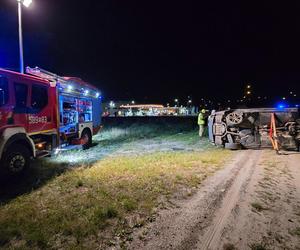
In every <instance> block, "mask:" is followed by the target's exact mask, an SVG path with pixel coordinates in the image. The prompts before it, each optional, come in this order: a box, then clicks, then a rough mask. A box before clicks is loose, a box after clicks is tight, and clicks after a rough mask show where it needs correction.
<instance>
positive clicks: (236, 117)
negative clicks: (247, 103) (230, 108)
mask: <svg viewBox="0 0 300 250" xmlns="http://www.w3.org/2000/svg"><path fill="white" fill-rule="evenodd" d="M225 119H226V123H227V125H228V126H233V125H238V124H240V123H242V121H243V113H241V112H232V113H229V114H228V115H227V116H226V118H225Z"/></svg>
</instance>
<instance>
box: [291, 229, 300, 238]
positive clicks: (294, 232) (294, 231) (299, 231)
mask: <svg viewBox="0 0 300 250" xmlns="http://www.w3.org/2000/svg"><path fill="white" fill-rule="evenodd" d="M291 234H292V235H296V236H298V237H300V227H297V228H296V229H294V230H292V232H291Z"/></svg>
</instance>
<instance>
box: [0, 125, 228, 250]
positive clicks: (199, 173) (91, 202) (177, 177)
mask: <svg viewBox="0 0 300 250" xmlns="http://www.w3.org/2000/svg"><path fill="white" fill-rule="evenodd" d="M136 129H137V128H136V127H134V129H133V130H131V131H132V132H130V133H129V132H128V131H127V132H126V135H124V134H123V132H120V131H118V130H114V129H113V128H112V129H111V131H110V132H109V131H104V133H103V134H102V135H101V136H100V135H99V136H97V137H96V140H98V143H99V144H98V145H101V148H100V147H99V146H98V145H97V146H95V147H94V148H92V149H90V150H91V151H93V150H94V151H95V152H94V151H93V152H94V153H93V157H95V159H93V161H90V162H88V163H86V164H85V163H84V161H79V162H76V161H75V163H74V164H69V163H68V161H58V160H57V159H45V160H43V161H39V162H37V163H36V164H37V165H38V166H35V167H34V168H33V169H32V170H31V172H30V174H28V175H27V176H24V177H26V178H25V179H24V177H23V179H22V180H20V183H18V182H15V183H14V185H15V186H18V187H17V188H16V190H18V191H15V190H12V188H13V187H14V185H13V184H12V185H8V186H6V189H1V195H2V197H1V198H2V204H1V206H0V248H2V249H8V248H10V249H29V248H33V249H47V248H53V249H96V248H100V249H103V248H105V247H107V246H108V245H114V244H116V243H115V241H114V237H117V238H118V239H121V240H123V239H126V240H130V237H131V236H130V233H131V231H132V227H139V226H141V225H144V224H145V223H146V222H147V221H151V220H153V218H154V217H155V216H154V214H155V210H156V208H157V207H160V206H163V204H164V206H165V205H166V203H167V200H169V199H170V198H172V197H173V195H174V194H176V193H177V192H179V191H180V190H181V189H182V188H184V189H185V190H186V189H189V188H193V187H197V186H198V185H199V184H200V183H201V182H202V181H203V180H204V179H205V178H206V177H207V176H209V175H211V174H212V173H214V172H215V171H217V170H218V169H220V168H221V167H222V166H223V163H224V162H225V161H226V160H227V159H228V158H229V157H230V156H231V155H232V154H233V153H232V152H230V151H225V150H218V149H212V148H210V149H209V150H204V151H185V150H184V151H174V150H172V148H170V150H169V151H168V150H167V151H164V152H161V151H160V150H159V149H160V148H159V145H161V144H159V143H158V150H156V151H154V152H152V153H147V151H145V152H144V151H142V154H139V155H136V154H124V155H122V154H117V153H113V152H110V153H108V154H106V155H104V156H103V155H101V154H99V152H102V151H101V150H102V146H104V145H111V146H112V147H113V148H114V150H119V149H120V148H121V147H124V148H126V147H127V144H128V143H131V142H133V143H135V142H136V141H140V137H139V136H141V135H139V133H142V132H141V130H140V131H139V132H138V133H136ZM154 130H155V129H154ZM151 131H152V132H151ZM110 133H111V134H110ZM128 133H129V134H130V136H133V137H134V138H135V139H134V138H132V137H130V136H129V135H128ZM131 133H133V134H131ZM143 133H144V137H147V138H153V137H151V136H154V135H155V136H154V138H163V140H164V141H171V140H173V141H175V142H178V143H180V145H188V144H189V143H191V142H193V140H194V141H195V142H196V141H198V138H197V133H194V132H193V131H183V132H180V133H178V134H175V136H172V134H170V133H169V132H166V133H162V132H161V133H160V134H158V133H157V131H156V132H153V130H151V129H149V130H148V129H145V131H144V132H143ZM128 136H129V137H130V138H127V137H128ZM135 136H136V137H135ZM109 138H110V139H112V140H113V143H115V144H117V145H115V144H113V143H112V142H109ZM103 140H104V144H101V142H102V141H103ZM106 143H107V144H106ZM110 143H112V144H110ZM138 145H140V144H138ZM172 145H173V144H172ZM199 145H200V146H201V145H202V144H198V146H199ZM97 147H98V148H97ZM95 148H96V149H95ZM103 150H105V149H103ZM136 150H139V149H138V148H136ZM116 152H117V151H116ZM78 153H79V152H77V151H75V152H70V153H67V157H66V158H72V157H73V158H75V157H76V156H77V154H78ZM80 154H81V155H82V156H83V157H86V158H88V157H89V150H88V151H82V152H80ZM97 156H98V160H97V159H96V158H97ZM102 156H103V157H102ZM70 166H72V167H70ZM5 190H6V191H7V192H8V193H6V194H5V192H4V191H5ZM5 195H6V196H5ZM3 197H6V198H3Z"/></svg>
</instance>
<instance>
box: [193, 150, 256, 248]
mask: <svg viewBox="0 0 300 250" xmlns="http://www.w3.org/2000/svg"><path fill="white" fill-rule="evenodd" d="M250 154H251V157H248V160H247V161H246V162H245V163H244V164H245V165H244V166H243V167H242V171H239V173H238V175H237V176H236V178H235V180H234V181H233V183H232V185H231V187H230V189H229V190H228V191H227V193H226V195H225V197H224V198H223V201H222V205H221V208H220V209H219V210H218V211H217V212H216V214H215V218H214V220H213V222H212V225H211V226H210V227H209V229H208V230H207V231H206V233H205V235H204V237H203V238H201V239H200V240H199V244H197V247H196V248H197V249H203V250H205V249H217V248H218V247H219V246H220V240H221V236H222V232H223V229H224V227H225V226H226V224H227V221H228V218H229V217H230V215H231V213H232V210H233V209H234V208H235V207H236V205H237V203H238V201H239V200H240V194H241V191H242V189H245V188H246V186H247V184H248V182H249V181H250V179H251V176H252V174H253V172H254V170H255V168H256V166H257V163H258V161H259V159H260V156H261V151H253V152H251V153H250Z"/></svg>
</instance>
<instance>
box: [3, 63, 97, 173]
mask: <svg viewBox="0 0 300 250" xmlns="http://www.w3.org/2000/svg"><path fill="white" fill-rule="evenodd" d="M26 72H27V74H20V73H16V72H13V71H8V70H4V69H0V174H8V175H14V174H19V173H21V172H23V171H24V170H25V169H26V168H28V167H29V165H30V159H31V158H39V157H44V156H51V155H52V154H54V153H55V152H58V151H60V150H62V149H67V148H74V147H83V149H86V148H88V147H89V146H90V145H91V144H92V136H93V135H94V134H96V133H97V132H98V131H99V130H100V128H101V95H100V92H99V90H98V89H97V88H95V87H94V86H92V85H90V84H88V83H86V82H84V81H82V80H81V79H79V78H74V77H60V76H57V75H56V74H53V73H51V72H48V71H45V70H42V69H40V68H38V67H36V68H29V67H27V69H26Z"/></svg>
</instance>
